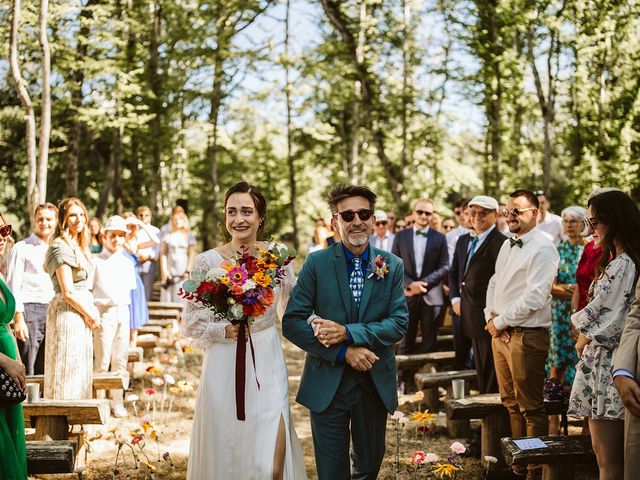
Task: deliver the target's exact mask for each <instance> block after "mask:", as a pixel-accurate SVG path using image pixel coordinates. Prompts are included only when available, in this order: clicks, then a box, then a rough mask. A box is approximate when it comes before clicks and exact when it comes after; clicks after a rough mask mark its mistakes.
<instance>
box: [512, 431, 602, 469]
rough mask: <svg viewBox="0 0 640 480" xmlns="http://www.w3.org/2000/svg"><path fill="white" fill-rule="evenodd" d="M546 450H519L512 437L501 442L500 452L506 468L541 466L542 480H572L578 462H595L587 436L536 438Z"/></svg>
mask: <svg viewBox="0 0 640 480" xmlns="http://www.w3.org/2000/svg"><path fill="white" fill-rule="evenodd" d="M537 438H539V439H540V440H542V441H543V442H544V443H545V444H546V445H547V447H546V448H542V447H541V448H534V449H529V450H522V449H521V448H520V447H518V445H516V443H515V442H514V440H519V439H514V438H510V437H507V438H503V439H502V440H501V444H502V453H503V454H504V458H505V460H506V462H507V464H508V465H522V466H524V465H529V464H538V465H540V464H542V465H544V467H543V473H542V478H543V479H544V480H572V479H573V478H575V467H576V464H577V463H594V462H595V461H596V456H595V454H594V453H593V449H592V447H591V437H589V436H587V435H570V436H569V435H558V436H545V437H537Z"/></svg>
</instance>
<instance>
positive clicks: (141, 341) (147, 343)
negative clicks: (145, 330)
mask: <svg viewBox="0 0 640 480" xmlns="http://www.w3.org/2000/svg"><path fill="white" fill-rule="evenodd" d="M136 345H137V346H138V347H141V348H142V349H143V351H144V355H145V357H147V358H148V357H150V356H151V355H152V354H153V349H154V348H156V347H157V346H158V337H156V336H155V335H150V334H144V335H139V336H138V340H137V343H136Z"/></svg>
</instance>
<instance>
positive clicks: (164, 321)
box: [145, 318, 177, 333]
mask: <svg viewBox="0 0 640 480" xmlns="http://www.w3.org/2000/svg"><path fill="white" fill-rule="evenodd" d="M176 322H177V320H176V319H175V318H150V319H149V321H148V322H147V323H146V324H145V327H148V326H155V327H160V328H162V329H173V327H174V325H175V324H176ZM163 333H164V332H163Z"/></svg>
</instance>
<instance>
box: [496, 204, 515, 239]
mask: <svg viewBox="0 0 640 480" xmlns="http://www.w3.org/2000/svg"><path fill="white" fill-rule="evenodd" d="M505 208H507V204H506V203H501V204H500V209H499V210H498V221H497V222H496V227H498V230H499V231H500V233H502V234H503V235H504V236H505V237H513V233H511V231H510V230H509V224H508V223H507V217H505V216H504V215H503V212H504V209H505Z"/></svg>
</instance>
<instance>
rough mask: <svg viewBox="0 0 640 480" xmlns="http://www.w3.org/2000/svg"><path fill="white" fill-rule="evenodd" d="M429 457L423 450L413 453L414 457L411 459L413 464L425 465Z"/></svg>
mask: <svg viewBox="0 0 640 480" xmlns="http://www.w3.org/2000/svg"><path fill="white" fill-rule="evenodd" d="M426 458H427V455H426V454H425V453H424V451H422V450H416V451H415V452H413V457H412V458H411V463H424V461H425V459H426Z"/></svg>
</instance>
